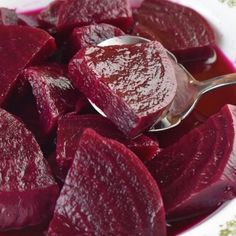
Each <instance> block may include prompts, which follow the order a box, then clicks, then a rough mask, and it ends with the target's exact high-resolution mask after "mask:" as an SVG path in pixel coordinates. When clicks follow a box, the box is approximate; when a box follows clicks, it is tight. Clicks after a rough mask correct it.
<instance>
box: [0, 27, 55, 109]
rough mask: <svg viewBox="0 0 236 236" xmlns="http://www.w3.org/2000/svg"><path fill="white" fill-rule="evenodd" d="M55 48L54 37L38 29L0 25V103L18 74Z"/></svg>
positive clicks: (12, 86) (9, 90) (0, 103)
mask: <svg viewBox="0 0 236 236" xmlns="http://www.w3.org/2000/svg"><path fill="white" fill-rule="evenodd" d="M55 48H56V45H55V42H54V39H53V38H52V37H51V36H50V35H49V34H47V33H46V32H44V31H42V30H40V29H34V28H31V27H27V26H15V25H9V26H0V55H1V57H0V74H1V78H0V80H1V86H0V105H2V104H3V103H4V102H5V100H6V98H7V97H8V95H9V93H10V92H11V91H12V89H14V86H15V84H16V82H17V78H18V75H19V74H20V73H21V72H22V70H23V69H24V68H25V67H26V66H28V65H30V64H32V63H33V62H34V63H35V62H39V61H42V60H44V59H45V58H46V57H48V56H49V55H50V54H51V53H52V52H53V51H54V50H55Z"/></svg>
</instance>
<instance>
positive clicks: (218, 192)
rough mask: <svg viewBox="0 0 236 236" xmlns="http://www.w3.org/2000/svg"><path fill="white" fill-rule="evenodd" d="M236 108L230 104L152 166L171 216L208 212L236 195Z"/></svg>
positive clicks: (184, 137)
mask: <svg viewBox="0 0 236 236" xmlns="http://www.w3.org/2000/svg"><path fill="white" fill-rule="evenodd" d="M235 134H236V107H235V106H233V105H227V106H225V107H223V108H222V109H221V111H220V112H219V113H217V114H216V115H214V116H212V117H211V118H209V119H208V120H207V121H206V122H205V123H204V124H202V125H201V126H199V127H197V128H195V129H193V130H192V131H190V132H189V133H188V134H187V135H185V136H183V137H182V138H181V139H180V140H179V141H178V142H177V143H175V144H173V145H172V146H170V147H168V148H166V149H164V150H163V151H162V152H161V153H160V154H159V155H158V156H157V158H155V159H154V160H153V161H151V162H150V163H149V165H148V167H149V170H150V172H151V173H152V175H153V176H154V178H155V179H156V180H157V182H158V184H159V187H160V190H161V193H162V196H163V200H164V205H165V209H166V212H167V219H169V220H170V221H171V220H178V219H181V218H182V219H183V218H187V217H193V216H196V215H200V214H203V213H207V212H209V211H211V210H213V209H215V208H216V207H217V206H219V205H220V204H221V203H223V202H224V201H227V200H229V199H231V198H233V197H235V196H236V181H235V179H236V166H235V163H236V155H235V153H236V150H235V147H236V137H235Z"/></svg>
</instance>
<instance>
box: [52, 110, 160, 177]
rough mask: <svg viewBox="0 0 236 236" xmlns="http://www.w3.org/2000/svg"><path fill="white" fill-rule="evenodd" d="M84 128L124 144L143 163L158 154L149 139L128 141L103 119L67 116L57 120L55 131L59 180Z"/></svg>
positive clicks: (68, 165) (63, 174) (141, 137)
mask: <svg viewBox="0 0 236 236" xmlns="http://www.w3.org/2000/svg"><path fill="white" fill-rule="evenodd" d="M86 128H92V129H93V130H95V131H96V132H97V133H99V134H100V135H102V136H104V137H107V138H112V139H114V140H117V141H119V142H121V143H123V144H125V145H126V146H127V147H128V148H130V149H131V150H132V151H133V152H134V153H136V155H137V156H138V157H139V158H140V159H141V160H142V161H144V162H148V161H150V160H151V159H153V158H154V157H155V156H156V155H157V153H158V152H159V146H158V143H157V142H155V141H153V140H152V139H151V138H149V137H147V136H145V135H140V136H139V137H137V138H136V139H134V140H130V139H128V138H126V137H125V136H124V134H123V133H121V132H120V131H119V130H118V129H117V128H116V127H115V126H114V124H113V123H112V122H111V121H110V120H108V119H107V118H105V117H102V116H100V115H74V114H68V115H65V116H64V117H62V118H61V119H60V120H59V122H58V129H57V149H56V152H57V156H56V166H57V171H56V172H57V176H58V177H59V178H60V179H61V180H64V179H65V177H66V174H67V172H68V170H69V168H70V166H71V164H72V162H73V159H74V156H75V152H76V150H77V145H78V142H79V140H80V138H81V135H82V133H83V131H84V130H85V129H86Z"/></svg>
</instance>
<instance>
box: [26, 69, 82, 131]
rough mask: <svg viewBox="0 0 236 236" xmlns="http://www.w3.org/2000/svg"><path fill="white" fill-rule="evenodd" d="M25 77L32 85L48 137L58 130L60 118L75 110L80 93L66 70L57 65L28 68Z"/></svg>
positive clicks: (42, 125)
mask: <svg viewBox="0 0 236 236" xmlns="http://www.w3.org/2000/svg"><path fill="white" fill-rule="evenodd" d="M23 77H24V79H25V80H27V81H28V82H29V83H30V86H31V88H32V93H33V95H34V97H35V99H36V103H37V109H38V113H39V116H40V121H41V127H42V128H43V133H44V134H46V135H47V134H49V133H50V132H52V131H53V130H54V129H55V128H56V126H57V121H58V118H59V117H61V116H62V115H63V114H65V113H67V112H69V111H73V110H74V108H75V105H76V102H77V100H78V98H79V92H78V91H77V90H76V89H75V88H74V87H73V85H72V84H71V82H70V80H69V79H68V78H67V77H66V76H65V73H64V68H61V67H60V66H57V65H50V66H35V67H30V68H27V69H26V70H25V71H24V73H23Z"/></svg>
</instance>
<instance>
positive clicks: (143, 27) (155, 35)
mask: <svg viewBox="0 0 236 236" xmlns="http://www.w3.org/2000/svg"><path fill="white" fill-rule="evenodd" d="M134 19H135V26H134V29H133V34H136V35H140V36H143V37H146V38H149V39H151V40H158V41H160V42H161V43H162V44H163V45H164V47H165V48H167V49H168V50H170V51H172V52H173V53H174V54H175V55H176V56H177V57H178V59H179V60H181V61H193V60H206V59H208V58H209V57H211V56H213V55H214V50H213V49H212V47H213V46H214V45H215V34H214V31H213V29H212V28H211V26H210V25H209V24H208V22H207V21H206V20H205V19H204V18H203V17H202V16H201V15H200V14H198V13H197V12H196V11H194V10H192V9H190V8H188V7H185V6H182V5H179V4H177V3H173V2H172V1H163V0H145V1H144V2H143V4H142V5H141V7H140V8H139V9H138V10H137V11H136V12H135V13H134Z"/></svg>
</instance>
